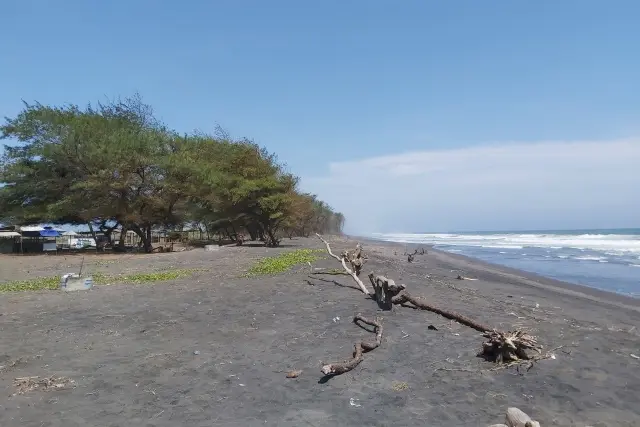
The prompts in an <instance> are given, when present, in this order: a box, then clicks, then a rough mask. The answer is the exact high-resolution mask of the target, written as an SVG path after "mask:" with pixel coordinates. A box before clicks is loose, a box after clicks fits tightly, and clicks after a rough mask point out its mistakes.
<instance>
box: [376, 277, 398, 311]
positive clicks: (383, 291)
mask: <svg viewBox="0 0 640 427" xmlns="http://www.w3.org/2000/svg"><path fill="white" fill-rule="evenodd" d="M369 281H371V285H372V286H373V291H374V292H375V297H376V301H377V302H378V306H379V307H380V308H381V309H383V310H391V308H392V307H393V301H392V299H393V297H394V296H396V295H397V294H398V293H400V292H401V291H403V290H404V289H405V288H406V286H405V285H396V282H394V281H393V280H391V279H387V278H386V277H384V276H376V275H374V274H373V273H369Z"/></svg>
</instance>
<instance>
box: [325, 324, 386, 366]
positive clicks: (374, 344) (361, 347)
mask: <svg viewBox="0 0 640 427" xmlns="http://www.w3.org/2000/svg"><path fill="white" fill-rule="evenodd" d="M359 321H360V322H362V323H366V324H367V325H370V326H373V327H374V328H375V329H374V332H375V334H376V340H375V341H369V342H366V341H359V342H357V343H356V344H355V346H354V349H353V357H352V358H351V360H346V361H344V362H336V363H328V364H325V365H323V366H322V373H323V374H324V375H340V374H344V373H345V372H349V371H351V370H352V369H353V368H355V367H356V366H358V365H359V364H360V362H362V360H363V359H364V356H363V355H364V353H367V352H369V351H372V350H374V349H376V348H378V347H379V346H380V344H381V343H382V323H380V322H379V321H378V320H369V319H367V318H365V317H363V316H362V315H361V314H356V315H355V316H354V317H353V322H354V323H358V322H359Z"/></svg>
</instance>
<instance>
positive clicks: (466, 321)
mask: <svg viewBox="0 0 640 427" xmlns="http://www.w3.org/2000/svg"><path fill="white" fill-rule="evenodd" d="M392 302H393V303H394V304H401V305H403V304H407V303H410V304H412V305H413V306H414V307H415V308H418V309H420V310H426V311H430V312H432V313H436V314H439V315H441V316H443V317H446V318H447V319H450V320H455V321H456V322H458V323H461V324H463V325H465V326H468V327H470V328H473V329H475V330H476V331H479V332H488V331H493V328H491V327H489V326H487V325H483V324H481V323H479V322H476V321H475V320H472V319H470V318H468V317H466V316H463V315H462V314H459V313H456V312H453V311H448V310H444V309H441V308H439V307H436V306H434V305H431V304H429V303H427V302H426V301H425V300H424V298H416V297H414V296H412V295H411V294H409V293H408V292H406V291H403V292H400V293H399V294H398V295H396V296H395V297H393V298H392Z"/></svg>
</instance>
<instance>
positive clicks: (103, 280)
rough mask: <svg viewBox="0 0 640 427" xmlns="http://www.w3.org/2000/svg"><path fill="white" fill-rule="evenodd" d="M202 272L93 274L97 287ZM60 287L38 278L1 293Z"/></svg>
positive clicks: (2, 287)
mask: <svg viewBox="0 0 640 427" xmlns="http://www.w3.org/2000/svg"><path fill="white" fill-rule="evenodd" d="M198 271H201V270H198V269H176V270H164V271H156V272H150V273H132V274H121V275H113V276H109V275H105V274H102V273H99V272H97V273H95V274H91V277H92V278H93V282H94V284H96V285H106V284H109V283H128V284H134V285H138V284H143V283H153V282H164V281H168V280H177V279H183V278H186V277H191V276H192V275H193V274H194V273H196V272H198ZM59 287H60V277H57V276H56V277H37V278H35V279H29V280H16V281H12V282H4V283H0V292H18V291H41V290H47V289H52V290H55V289H58V288H59Z"/></svg>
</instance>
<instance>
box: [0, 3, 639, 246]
mask: <svg viewBox="0 0 640 427" xmlns="http://www.w3.org/2000/svg"><path fill="white" fill-rule="evenodd" d="M2 15H3V23H2V25H1V26H0V39H2V40H3V41H4V43H3V48H4V52H3V55H2V57H1V58H2V59H0V61H1V62H0V116H10V117H11V116H14V115H15V114H17V113H18V112H19V110H20V109H21V106H22V104H21V100H26V101H31V102H32V101H39V102H41V103H45V104H63V103H74V104H79V105H86V104H87V103H89V102H96V101H100V100H105V99H107V98H114V97H118V96H128V95H132V94H133V93H135V92H139V93H140V94H141V95H142V96H143V98H144V100H145V101H146V102H147V103H149V104H151V105H152V106H153V107H154V109H155V111H156V113H157V115H158V116H159V117H160V118H161V119H162V120H164V121H165V122H166V123H167V124H168V125H169V126H171V127H173V128H174V129H176V130H178V131H181V132H189V131H193V130H201V131H205V132H213V130H214V129H215V126H216V124H220V125H221V126H223V127H224V128H225V129H227V130H228V131H229V132H230V133H231V135H233V136H236V137H244V136H246V137H249V138H252V139H254V140H255V141H256V142H258V143H259V144H261V145H264V146H266V147H267V148H268V149H269V150H271V151H273V152H276V153H277V154H278V156H279V158H280V160H281V161H283V162H286V163H287V165H288V167H289V169H290V170H291V171H292V172H294V173H296V174H297V175H299V176H301V178H302V181H301V186H302V189H303V190H306V191H311V192H314V193H316V194H318V195H319V197H320V198H322V199H323V200H326V201H327V202H329V203H330V204H331V205H332V206H333V207H334V208H335V209H337V210H339V211H341V212H343V213H344V214H345V216H346V218H347V226H346V230H347V231H348V232H351V233H361V234H365V233H372V232H411V231H452V230H458V231H464V230H509V229H568V228H569V229H577V228H618V227H639V226H640V217H639V216H638V212H640V197H639V196H640V173H638V172H635V170H636V169H637V165H638V164H640V79H639V78H638V76H640V55H638V54H637V52H638V46H640V26H638V24H637V22H638V17H639V16H640V2H637V1H632V0H612V1H609V2H605V1H604V0H602V1H594V0H580V1H578V0H563V1H553V0H541V1H536V2H514V1H506V0H494V1H492V2H478V1H477V0H459V1H457V2H437V1H426V0H404V1H402V2H392V1H390V0H385V1H381V0H368V1H365V0H357V1H356V0H353V1H344V0H342V1H337V0H326V1H323V2H313V3H312V2H300V1H295V0H272V1H269V2H265V1H261V0H233V1H232V0H218V1H213V2H211V1H204V0H202V1H184V2H180V3H178V2H173V3H171V2H169V3H165V4H163V3H161V2H156V1H150V0H138V1H135V0H130V1H124V0H112V1H110V2H100V3H95V2H86V1H81V0H61V1H58V2H51V1H45V0H7V1H5V2H3V11H2Z"/></svg>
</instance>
